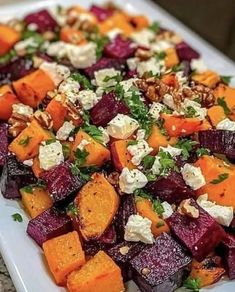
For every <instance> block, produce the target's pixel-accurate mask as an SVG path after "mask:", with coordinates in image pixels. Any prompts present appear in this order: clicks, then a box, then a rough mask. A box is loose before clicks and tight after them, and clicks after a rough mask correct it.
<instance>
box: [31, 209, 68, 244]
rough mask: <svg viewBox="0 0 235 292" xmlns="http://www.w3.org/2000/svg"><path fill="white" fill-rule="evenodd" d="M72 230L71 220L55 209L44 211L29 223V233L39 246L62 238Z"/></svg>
mask: <svg viewBox="0 0 235 292" xmlns="http://www.w3.org/2000/svg"><path fill="white" fill-rule="evenodd" d="M71 230H72V222H71V218H70V217H69V216H68V215H67V214H65V213H60V212H59V211H58V210H57V209H55V208H54V207H52V208H50V209H48V210H46V211H44V212H43V213H41V214H40V215H38V216H37V217H35V218H33V219H31V220H30V221H29V224H28V227H27V233H28V235H29V236H31V237H32V238H33V239H34V240H35V241H36V242H37V244H38V245H40V246H42V244H43V242H45V241H47V240H48V239H51V238H53V237H56V236H60V235H62V234H65V233H67V232H69V231H71Z"/></svg>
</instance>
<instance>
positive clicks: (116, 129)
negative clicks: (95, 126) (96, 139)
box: [107, 114, 139, 139]
mask: <svg viewBox="0 0 235 292" xmlns="http://www.w3.org/2000/svg"><path fill="white" fill-rule="evenodd" d="M138 127H139V124H138V122H137V121H136V120H134V119H132V118H130V117H129V116H128V115H123V114H117V115H116V117H115V118H113V119H112V120H111V121H110V122H109V123H108V127H107V132H108V134H109V136H111V137H113V138H116V139H127V138H128V137H130V136H131V135H132V134H133V133H134V132H135V130H137V129H138Z"/></svg>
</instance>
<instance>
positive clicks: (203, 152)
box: [196, 148, 210, 157]
mask: <svg viewBox="0 0 235 292" xmlns="http://www.w3.org/2000/svg"><path fill="white" fill-rule="evenodd" d="M196 154H197V157H201V156H203V155H209V154H210V150H209V149H206V148H198V149H197V150H196Z"/></svg>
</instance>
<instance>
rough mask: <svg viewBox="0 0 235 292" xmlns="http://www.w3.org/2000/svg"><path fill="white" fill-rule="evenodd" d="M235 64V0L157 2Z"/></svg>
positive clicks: (163, 0) (166, 0)
mask: <svg viewBox="0 0 235 292" xmlns="http://www.w3.org/2000/svg"><path fill="white" fill-rule="evenodd" d="M155 2H156V3H157V4H158V5H160V6H161V7H162V8H164V9H165V10H167V11H168V12H169V13H170V14H172V15H174V16H175V17H176V18H178V19H179V20H180V21H181V22H183V23H184V24H186V25H187V26H188V27H190V28H191V29H192V30H194V31H195V32H196V33H198V34H199V35H200V36H201V37H203V38H204V39H206V40H207V41H208V42H210V43H211V44H212V45H213V46H215V47H217V48H218V49H219V50H221V51H222V52H224V53H225V54H226V55H227V56H229V57H230V58H232V59H233V60H234V61H235V0H155Z"/></svg>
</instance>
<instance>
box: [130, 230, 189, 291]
mask: <svg viewBox="0 0 235 292" xmlns="http://www.w3.org/2000/svg"><path fill="white" fill-rule="evenodd" d="M130 263H131V267H132V272H133V280H134V281H135V283H136V284H137V285H138V286H139V288H140V289H141V291H169V292H171V291H175V290H176V289H177V288H179V287H180V286H181V285H182V282H183V280H184V279H185V277H187V274H188V273H189V270H190V263H191V258H190V257H189V256H188V255H187V254H186V253H185V251H184V250H183V248H182V247H181V246H180V245H179V244H178V243H177V242H176V241H175V240H174V239H173V238H172V237H171V236H169V235H168V234H166V233H163V234H161V235H160V236H158V237H157V239H156V241H155V243H154V245H153V246H146V247H145V249H143V250H142V251H141V252H140V253H139V254H138V255H137V256H135V257H134V258H133V259H132V260H131V261H130Z"/></svg>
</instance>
